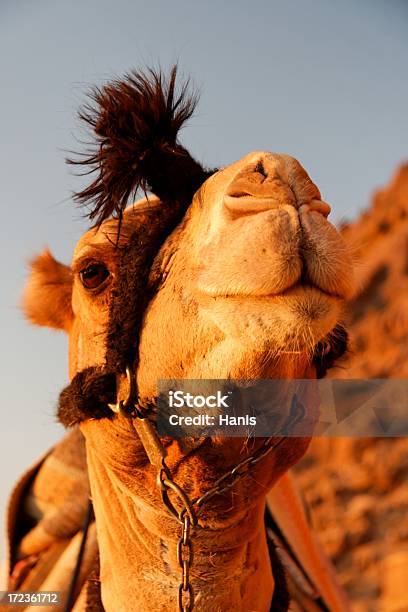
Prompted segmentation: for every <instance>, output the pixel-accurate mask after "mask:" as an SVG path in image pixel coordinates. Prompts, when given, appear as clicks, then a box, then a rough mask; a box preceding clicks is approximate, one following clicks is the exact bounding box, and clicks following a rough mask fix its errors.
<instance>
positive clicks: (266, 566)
mask: <svg viewBox="0 0 408 612" xmlns="http://www.w3.org/2000/svg"><path fill="white" fill-rule="evenodd" d="M87 457H88V467H89V476H90V483H91V491H92V499H93V503H94V508H95V516H96V525H97V533H98V543H99V550H100V563H101V583H102V600H103V604H104V607H105V610H106V611H107V612H111V611H115V612H122V611H123V612H125V611H126V612H128V611H129V610H141V611H146V612H148V611H149V610H152V611H153V610H154V611H160V610H163V611H165V610H172V609H176V604H177V596H178V587H179V584H180V579H181V569H180V566H179V564H178V561H177V542H178V539H179V538H180V534H181V527H180V525H179V524H178V523H177V521H176V520H175V519H174V518H173V517H172V516H171V515H170V514H169V513H168V512H167V511H166V510H165V509H164V507H163V505H162V502H161V499H160V496H159V495H158V496H157V497H156V496H155V494H154V493H152V488H151V486H150V485H149V482H150V481H151V478H153V477H154V474H153V471H154V469H153V468H152V470H151V472H150V471H149V470H147V471H146V468H145V469H144V474H145V481H146V489H145V490H144V489H143V487H140V479H139V481H138V484H137V486H135V484H134V483H135V482H136V480H134V479H133V478H132V474H131V473H130V475H129V474H126V475H125V474H124V473H123V472H122V470H121V469H119V470H118V469H115V468H114V467H112V466H111V465H106V462H105V461H104V460H103V455H102V456H101V454H100V453H98V450H97V449H96V448H95V447H93V446H89V445H87ZM147 492H149V494H148V493H147ZM263 512H264V501H263V500H262V499H261V500H258V501H257V502H256V503H255V504H254V505H253V506H250V507H248V508H247V509H245V510H244V512H243V513H241V514H239V516H238V518H237V521H236V522H229V524H228V526H227V527H225V528H223V527H222V526H218V525H217V527H216V528H214V527H210V526H208V525H206V524H205V523H204V524H201V525H200V524H199V525H198V526H197V527H196V528H195V529H194V532H193V536H192V541H193V565H192V569H191V577H190V579H191V582H192V586H193V590H194V596H195V611H196V612H200V611H204V610H206V612H207V611H208V610H214V611H216V610H220V611H222V610H229V609H235V610H237V611H242V612H243V611H244V610H250V609H252V610H259V611H263V610H265V611H267V610H269V606H270V602H271V598H272V593H273V586H274V583H273V577H272V571H271V568H270V560H269V554H268V548H267V544H266V538H265V529H264V523H263Z"/></svg>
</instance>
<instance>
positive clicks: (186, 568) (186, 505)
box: [159, 436, 285, 612]
mask: <svg viewBox="0 0 408 612" xmlns="http://www.w3.org/2000/svg"><path fill="white" fill-rule="evenodd" d="M284 439H285V438H284V437H279V438H276V437H274V436H271V437H270V438H267V439H266V441H265V443H264V444H263V445H262V446H260V447H259V448H258V449H257V450H256V451H254V453H252V455H250V456H249V457H247V458H246V459H244V460H243V461H241V462H240V463H238V464H237V465H236V466H235V467H234V468H233V469H232V470H230V471H229V472H227V473H226V474H224V475H223V476H221V477H220V478H218V480H216V481H215V484H214V486H213V487H212V488H211V489H210V490H209V491H207V492H206V493H204V495H201V496H200V497H195V498H194V499H190V497H189V496H188V494H187V493H186V492H185V491H184V489H182V487H180V486H179V485H178V484H176V483H175V482H174V480H173V479H172V476H171V473H170V470H169V468H168V466H167V464H166V462H165V460H164V459H163V466H162V469H161V470H160V473H159V482H160V487H161V490H162V499H163V503H164V504H165V506H166V507H167V509H168V510H169V512H171V514H172V515H173V516H174V517H175V518H177V520H178V521H179V522H180V523H181V525H182V531H181V537H180V539H179V541H178V543H177V561H178V563H179V566H180V568H181V582H180V585H179V591H178V607H179V611H180V612H191V611H192V610H193V609H194V591H193V587H192V584H191V582H190V569H191V565H192V562H193V544H192V539H191V532H192V528H194V527H195V526H196V525H197V523H198V519H197V515H198V513H199V512H200V511H201V510H202V508H203V505H204V504H205V503H206V502H207V501H208V500H209V499H211V498H212V497H214V496H215V495H222V493H225V491H228V490H229V489H231V488H232V487H233V486H234V485H235V484H236V482H237V481H238V480H240V479H241V478H242V477H244V476H246V475H247V474H248V472H249V470H250V468H251V467H252V466H253V465H256V464H257V463H258V461H260V460H261V459H263V458H264V457H266V455H268V454H269V453H270V452H271V451H272V450H273V449H276V448H277V447H278V446H279V445H280V444H281V443H282V442H283V440H284ZM273 441H275V443H274V444H273V443H272V442H273ZM170 490H171V491H173V492H174V493H175V494H176V496H177V497H178V499H179V500H180V501H181V502H182V504H183V507H182V508H181V510H180V511H177V509H176V507H175V506H174V504H173V503H172V502H171V500H170V497H169V491H170Z"/></svg>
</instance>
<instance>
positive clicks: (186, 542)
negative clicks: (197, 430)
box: [110, 374, 304, 612]
mask: <svg viewBox="0 0 408 612" xmlns="http://www.w3.org/2000/svg"><path fill="white" fill-rule="evenodd" d="M128 378H129V374H128ZM130 395H131V392H129V398H130ZM129 403H130V399H128V400H127V402H125V403H124V404H123V405H122V404H121V403H120V402H118V404H117V405H115V406H112V405H110V407H111V408H112V410H114V411H115V412H121V413H122V414H124V416H127V417H133V418H136V419H145V418H146V417H149V416H150V415H149V411H148V410H146V411H145V412H144V413H143V414H142V413H141V412H140V410H138V409H135V406H134V407H133V410H132V409H131V410H129V409H128V408H127V406H126V404H129ZM294 407H295V413H294V414H291V415H290V417H289V422H288V423H287V424H286V425H285V426H284V427H283V428H282V429H281V431H280V432H279V433H278V434H277V435H275V436H270V437H269V438H266V439H265V441H264V443H263V444H261V446H259V447H258V448H257V449H256V450H255V451H254V452H253V453H252V454H251V455H249V457H247V458H246V459H243V460H242V461H240V462H239V463H238V464H237V465H236V466H235V467H233V468H232V469H231V470H230V471H229V472H227V473H226V474H223V476H221V477H220V478H218V480H216V481H215V483H214V486H213V487H212V488H211V489H209V490H208V491H207V492H206V493H204V494H203V495H201V496H200V497H195V498H194V499H191V498H190V496H189V495H188V493H187V492H186V491H185V490H184V489H183V488H182V487H180V485H178V484H177V483H176V482H175V481H174V480H173V477H172V475H171V471H170V469H169V467H168V465H167V464H166V461H165V458H164V457H163V459H162V462H161V467H160V470H159V473H158V475H157V482H158V485H159V487H160V489H161V494H162V500H163V503H164V505H165V506H166V508H167V509H168V510H169V512H170V513H171V514H172V515H173V516H174V517H175V518H176V519H177V520H178V522H179V523H180V524H181V536H180V538H179V540H178V542H177V561H178V564H179V566H180V569H181V582H180V584H179V589H178V608H179V612H192V610H193V609H194V591H193V586H192V584H191V581H190V570H191V566H192V563H193V543H192V538H191V536H192V531H193V529H194V527H195V526H196V525H197V524H198V514H199V512H200V511H201V510H202V509H203V506H204V504H205V503H206V502H208V500H210V499H212V498H213V497H214V496H215V495H222V494H223V493H225V492H226V491H228V490H229V489H231V488H232V487H233V486H234V485H235V484H236V483H237V481H238V480H240V479H241V478H244V477H245V476H246V475H247V474H248V472H249V470H250V469H251V468H252V467H253V466H254V465H256V464H257V463H258V462H259V461H261V460H262V459H263V458H264V457H266V456H267V455H268V454H269V453H270V452H271V451H272V450H273V449H276V448H277V447H278V446H279V445H280V444H281V443H282V442H283V441H284V440H285V438H286V437H287V435H288V433H289V432H290V430H291V428H293V427H294V426H295V425H296V424H297V423H298V422H299V421H300V420H301V419H303V417H304V407H303V405H302V404H301V403H299V402H296V403H295V406H294ZM157 441H158V443H159V444H161V442H160V440H159V439H158V438H157ZM170 492H173V494H174V495H175V496H176V498H177V499H178V500H179V502H181V509H180V510H178V509H177V508H176V506H175V505H174V503H173V502H172V501H171V499H170V495H169V493H170Z"/></svg>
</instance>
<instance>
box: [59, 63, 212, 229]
mask: <svg viewBox="0 0 408 612" xmlns="http://www.w3.org/2000/svg"><path fill="white" fill-rule="evenodd" d="M176 74H177V66H174V67H173V68H172V70H171V72H170V75H169V77H168V78H165V77H164V76H163V74H162V73H161V72H160V71H155V70H153V69H148V70H147V71H146V72H131V73H129V74H127V75H125V77H124V78H123V79H122V80H115V81H112V82H110V83H108V84H107V85H105V86H104V87H103V88H98V87H96V88H94V89H92V90H91V92H90V94H89V97H90V102H89V104H87V105H86V106H84V107H83V108H82V110H81V111H80V113H79V117H80V119H81V120H82V121H84V122H85V123H86V124H87V125H88V126H89V127H90V128H91V130H92V132H93V135H94V139H95V144H94V145H93V146H92V147H91V149H90V150H89V151H88V152H87V153H84V154H82V155H79V156H78V157H77V158H76V159H68V160H67V162H68V163H69V164H74V165H82V166H85V168H86V171H85V172H84V174H92V173H96V177H95V179H94V180H93V181H92V182H91V184H90V185H88V186H87V187H86V188H85V189H83V190H82V191H79V192H77V193H75V194H74V198H75V200H76V201H77V202H79V203H80V204H85V205H87V206H89V207H90V212H89V218H90V219H94V220H95V221H96V223H97V224H101V223H102V222H103V221H104V220H105V219H107V218H108V217H110V216H111V215H117V216H118V217H119V218H120V217H121V214H122V211H123V209H124V208H125V207H126V205H127V204H128V201H129V198H130V197H134V196H135V193H136V191H137V190H138V189H139V188H141V189H143V190H144V191H147V190H150V191H152V192H153V193H155V194H156V195H157V196H158V197H159V198H160V199H161V200H163V201H177V202H178V204H181V205H184V206H186V205H188V204H190V202H191V199H192V197H193V195H194V193H195V192H196V191H197V189H198V188H199V187H200V186H201V185H202V183H203V182H204V181H205V180H206V178H207V177H208V176H209V175H210V174H212V172H207V171H205V170H204V168H203V167H202V166H201V165H200V164H199V163H198V162H196V161H195V160H194V159H193V158H192V156H191V155H190V154H189V152H188V151H187V150H186V149H184V147H182V146H181V145H180V144H179V142H178V140H177V136H178V133H179V130H180V129H181V127H182V126H183V125H184V123H185V122H186V121H187V120H188V119H189V118H190V117H191V116H192V114H193V112H194V110H195V107H196V105H197V102H198V97H197V94H196V93H194V92H192V93H189V91H188V90H189V82H188V81H186V82H184V83H183V84H182V85H181V88H180V93H179V94H178V95H177V94H176Z"/></svg>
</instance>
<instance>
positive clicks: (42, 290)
mask: <svg viewBox="0 0 408 612" xmlns="http://www.w3.org/2000/svg"><path fill="white" fill-rule="evenodd" d="M71 298H72V273H71V269H70V268H69V266H66V265H64V264H62V263H60V262H59V261H57V260H56V259H54V257H53V256H52V255H51V253H50V251H48V250H45V251H43V252H42V253H41V254H40V255H38V256H37V257H35V258H34V259H33V260H32V261H31V262H30V275H29V277H28V281H27V284H26V287H25V290H24V294H23V300H22V309H23V312H24V314H25V316H26V317H27V319H28V320H29V321H31V323H34V324H35V325H43V326H45V327H53V328H56V329H62V330H64V331H68V330H69V328H70V326H71V323H72V320H73V317H74V315H73V312H72V306H71Z"/></svg>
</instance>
